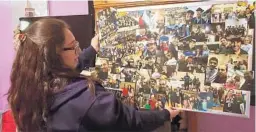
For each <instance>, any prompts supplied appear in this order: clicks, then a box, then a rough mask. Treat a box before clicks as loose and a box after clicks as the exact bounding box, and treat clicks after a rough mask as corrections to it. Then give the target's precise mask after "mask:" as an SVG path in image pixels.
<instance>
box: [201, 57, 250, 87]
mask: <svg viewBox="0 0 256 132" xmlns="http://www.w3.org/2000/svg"><path fill="white" fill-rule="evenodd" d="M247 67H248V56H247V55H240V56H237V55H223V54H210V56H209V59H208V66H207V68H206V73H205V84H206V85H210V84H211V83H221V84H226V83H227V81H228V80H227V79H228V78H229V77H231V76H234V74H236V73H240V74H241V75H243V73H244V72H246V71H247Z"/></svg>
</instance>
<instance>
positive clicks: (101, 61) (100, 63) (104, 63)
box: [95, 58, 110, 80]
mask: <svg viewBox="0 0 256 132" xmlns="http://www.w3.org/2000/svg"><path fill="white" fill-rule="evenodd" d="M95 66H96V71H97V73H98V78H99V79H101V80H107V79H108V76H109V71H110V67H109V60H108V58H97V60H96V63H95Z"/></svg>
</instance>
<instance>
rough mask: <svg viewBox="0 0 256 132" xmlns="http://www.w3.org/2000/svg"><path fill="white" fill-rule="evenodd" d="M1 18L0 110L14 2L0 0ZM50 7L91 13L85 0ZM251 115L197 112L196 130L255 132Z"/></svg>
mask: <svg viewBox="0 0 256 132" xmlns="http://www.w3.org/2000/svg"><path fill="white" fill-rule="evenodd" d="M0 9H1V12H0V16H2V17H4V18H5V19H2V20H1V25H0V29H1V45H2V46H1V52H0V62H1V63H0V67H1V68H0V110H3V109H4V108H5V107H6V99H5V98H4V97H2V95H3V94H4V93H6V92H7V89H8V88H9V73H10V70H11V65H12V61H13V57H14V51H13V46H12V28H11V23H10V22H11V6H10V2H8V1H0ZM49 10H50V15H51V16H56V15H78V14H88V3H87V2H86V1H79V2H68V1H65V2H64V1H62V2H61V1H54V2H53V1H50V2H49ZM250 116H251V118H250V119H246V118H236V117H229V116H222V115H211V114H201V113H200V114H199V113H198V114H197V118H198V131H197V132H254V131H255V128H254V127H255V125H254V124H255V107H252V108H251V115H250Z"/></svg>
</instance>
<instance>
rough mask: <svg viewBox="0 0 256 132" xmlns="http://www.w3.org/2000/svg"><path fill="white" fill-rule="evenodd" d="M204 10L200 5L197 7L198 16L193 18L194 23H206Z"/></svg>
mask: <svg viewBox="0 0 256 132" xmlns="http://www.w3.org/2000/svg"><path fill="white" fill-rule="evenodd" d="M203 11H204V10H203V9H202V8H200V7H199V8H197V9H196V17H194V18H193V19H192V23H193V24H205V20H204V19H203V18H202V12H203Z"/></svg>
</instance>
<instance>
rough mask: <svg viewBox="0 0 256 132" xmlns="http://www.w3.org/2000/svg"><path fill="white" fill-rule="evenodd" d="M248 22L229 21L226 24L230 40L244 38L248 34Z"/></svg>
mask: <svg viewBox="0 0 256 132" xmlns="http://www.w3.org/2000/svg"><path fill="white" fill-rule="evenodd" d="M247 26H248V21H247V19H246V18H242V19H238V20H237V19H227V20H226V22H225V33H226V36H227V37H229V38H236V37H243V36H244V35H245V34H246V31H247Z"/></svg>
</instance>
